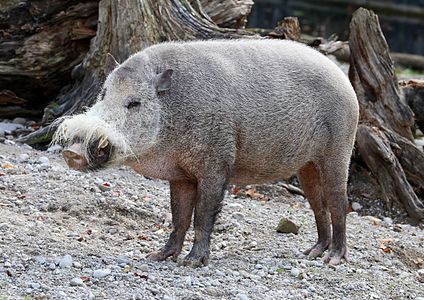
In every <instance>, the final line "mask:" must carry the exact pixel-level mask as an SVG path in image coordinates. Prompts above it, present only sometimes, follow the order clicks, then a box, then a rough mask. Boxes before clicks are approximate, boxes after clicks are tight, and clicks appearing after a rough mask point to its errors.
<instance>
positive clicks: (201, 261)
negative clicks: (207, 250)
mask: <svg viewBox="0 0 424 300" xmlns="http://www.w3.org/2000/svg"><path fill="white" fill-rule="evenodd" d="M208 263H209V259H208V257H207V256H196V257H195V256H191V255H190V254H189V255H187V256H186V257H184V258H183V259H182V260H180V261H178V265H179V266H185V267H191V268H199V267H203V266H207V265H208Z"/></svg>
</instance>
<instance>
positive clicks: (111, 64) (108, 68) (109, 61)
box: [105, 53, 119, 77]
mask: <svg viewBox="0 0 424 300" xmlns="http://www.w3.org/2000/svg"><path fill="white" fill-rule="evenodd" d="M118 66H119V63H118V62H117V61H116V59H115V57H113V55H112V54H110V53H108V54H107V56H106V63H105V76H106V77H107V76H108V75H109V74H110V73H112V71H113V70H115V69H116V68H117V67H118Z"/></svg>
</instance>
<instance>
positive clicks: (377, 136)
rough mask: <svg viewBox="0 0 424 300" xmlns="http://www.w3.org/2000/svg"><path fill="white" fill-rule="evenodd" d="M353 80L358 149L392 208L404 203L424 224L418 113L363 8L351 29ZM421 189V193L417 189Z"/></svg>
mask: <svg viewBox="0 0 424 300" xmlns="http://www.w3.org/2000/svg"><path fill="white" fill-rule="evenodd" d="M349 46H350V69H349V78H350V80H351V82H352V85H353V87H354V89H355V91H356V93H357V96H358V101H359V105H360V125H359V127H358V133H357V146H358V150H359V153H360V157H361V159H362V160H363V161H364V162H365V164H366V165H367V167H368V168H369V169H370V170H371V172H372V173H373V175H374V176H375V177H376V179H377V181H378V182H379V184H380V186H381V189H382V193H383V196H384V198H385V199H386V202H387V203H388V205H389V206H391V205H392V204H393V202H395V201H400V202H401V203H402V204H403V206H404V207H405V209H406V211H407V212H408V214H409V216H410V217H412V218H415V219H423V218H424V204H423V202H422V200H421V199H420V198H419V197H418V196H417V193H421V192H422V187H424V176H422V173H423V171H422V170H418V169H419V166H422V165H423V164H424V153H423V152H422V151H420V150H419V149H418V148H417V147H416V146H415V144H414V137H413V134H412V131H411V128H412V126H413V124H414V119H413V113H412V111H411V110H410V108H409V107H408V105H407V104H406V102H405V100H404V98H403V97H402V94H401V92H400V90H399V86H398V80H397V78H396V75H395V72H394V65H393V61H392V59H391V58H390V55H389V49H388V46H387V43H386V40H385V38H384V36H383V33H382V31H381V28H380V25H379V22H378V17H377V15H375V14H374V13H373V12H371V11H368V10H366V9H363V8H360V9H358V10H357V11H356V12H355V13H354V14H353V18H352V22H351V25H350V37H349ZM414 188H415V189H414Z"/></svg>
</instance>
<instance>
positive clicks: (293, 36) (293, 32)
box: [268, 17, 300, 42]
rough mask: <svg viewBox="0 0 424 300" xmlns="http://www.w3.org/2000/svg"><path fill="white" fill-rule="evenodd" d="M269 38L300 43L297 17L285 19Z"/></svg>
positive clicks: (269, 34)
mask: <svg viewBox="0 0 424 300" xmlns="http://www.w3.org/2000/svg"><path fill="white" fill-rule="evenodd" d="M268 36H270V37H272V38H278V39H286V40H293V41H297V42H299V41H300V25H299V20H298V19H297V18H296V17H285V18H284V19H283V20H281V21H280V22H278V24H277V27H275V28H274V31H272V32H270V33H268Z"/></svg>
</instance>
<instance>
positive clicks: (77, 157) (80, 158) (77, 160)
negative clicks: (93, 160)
mask: <svg viewBox="0 0 424 300" xmlns="http://www.w3.org/2000/svg"><path fill="white" fill-rule="evenodd" d="M63 157H64V158H65V161H66V163H67V164H68V166H69V167H70V168H71V169H75V170H84V169H87V167H88V162H87V159H86V158H85V157H84V155H83V154H81V144H73V145H71V146H70V147H69V148H67V149H65V150H63Z"/></svg>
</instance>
